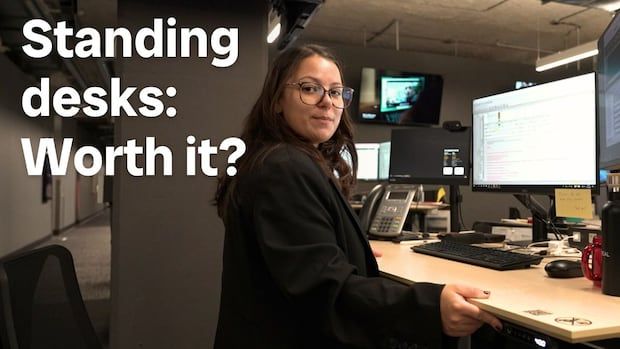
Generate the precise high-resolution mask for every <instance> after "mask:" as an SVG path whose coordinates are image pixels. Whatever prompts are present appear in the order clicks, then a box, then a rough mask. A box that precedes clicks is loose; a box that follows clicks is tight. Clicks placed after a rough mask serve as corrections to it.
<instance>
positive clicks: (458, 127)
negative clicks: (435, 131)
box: [442, 120, 465, 131]
mask: <svg viewBox="0 0 620 349" xmlns="http://www.w3.org/2000/svg"><path fill="white" fill-rule="evenodd" d="M442 126H443V128H444V129H446V130H448V131H462V130H464V129H465V127H463V125H462V124H461V122H460V121H456V120H455V121H444V122H443V125H442Z"/></svg>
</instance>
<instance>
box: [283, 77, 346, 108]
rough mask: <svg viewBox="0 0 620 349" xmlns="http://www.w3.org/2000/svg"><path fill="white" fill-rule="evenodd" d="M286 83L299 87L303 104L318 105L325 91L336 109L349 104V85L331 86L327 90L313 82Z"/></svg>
mask: <svg viewBox="0 0 620 349" xmlns="http://www.w3.org/2000/svg"><path fill="white" fill-rule="evenodd" d="M287 85H289V86H296V87H297V88H298V89H299V98H300V99H301V101H302V102H303V103H304V104H308V105H318V104H319V103H321V101H322V100H323V97H324V96H325V93H327V95H328V96H329V98H330V99H331V101H332V105H333V106H334V107H336V108H338V109H344V108H346V107H348V106H349V105H350V104H351V100H352V99H353V91H354V90H353V89H352V88H350V87H344V86H343V87H333V88H330V89H329V90H327V89H325V87H323V86H321V85H319V84H317V83H315V82H303V81H302V82H290V83H288V84H287Z"/></svg>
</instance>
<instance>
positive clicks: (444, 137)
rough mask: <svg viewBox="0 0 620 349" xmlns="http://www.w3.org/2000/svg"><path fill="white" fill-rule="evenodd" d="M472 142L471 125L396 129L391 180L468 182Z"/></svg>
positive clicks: (391, 161)
mask: <svg viewBox="0 0 620 349" xmlns="http://www.w3.org/2000/svg"><path fill="white" fill-rule="evenodd" d="M469 143H470V130H469V128H463V129H462V130H460V131H448V130H445V129H442V128H426V127H420V128H411V129H395V130H392V144H391V152H390V153H391V155H390V176H389V181H390V182H392V183H411V184H446V185H450V184H456V185H459V184H460V185H468V184H469Z"/></svg>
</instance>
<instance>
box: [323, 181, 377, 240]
mask: <svg viewBox="0 0 620 349" xmlns="http://www.w3.org/2000/svg"><path fill="white" fill-rule="evenodd" d="M329 184H331V186H332V189H333V190H334V191H335V192H336V193H338V197H339V198H340V203H341V204H342V205H343V206H344V207H345V208H346V211H347V214H348V215H349V218H350V219H351V221H352V222H353V225H354V226H355V230H356V231H357V233H358V235H359V237H360V238H361V239H362V240H363V241H366V243H368V238H367V237H366V234H365V233H364V232H362V227H361V226H360V222H359V218H358V217H357V213H355V212H354V211H353V209H352V208H351V205H349V201H348V200H347V199H346V198H345V197H344V195H342V193H341V192H340V189H339V188H338V186H337V185H336V183H334V181H333V179H331V178H330V179H329Z"/></svg>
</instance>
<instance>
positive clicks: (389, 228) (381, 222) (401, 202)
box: [365, 184, 416, 238]
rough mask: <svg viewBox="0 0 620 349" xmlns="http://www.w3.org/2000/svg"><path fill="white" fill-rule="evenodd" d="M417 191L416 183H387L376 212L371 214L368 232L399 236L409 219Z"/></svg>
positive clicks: (379, 235) (377, 234)
mask: <svg viewBox="0 0 620 349" xmlns="http://www.w3.org/2000/svg"><path fill="white" fill-rule="evenodd" d="M415 193H416V186H414V185H410V184H390V185H387V186H386V187H385V190H384V191H383V193H382V196H381V200H380V202H379V205H378V207H377V208H376V212H375V213H374V215H373V216H371V217H372V218H371V220H370V226H369V228H368V234H369V235H371V236H376V237H386V238H388V237H395V236H398V235H399V234H400V232H401V231H402V230H403V225H404V224H405V220H406V219H407V214H408V213H409V207H410V206H411V201H413V197H414V196H415ZM369 199H370V195H369ZM367 200H368V199H367ZM365 206H366V205H365Z"/></svg>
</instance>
